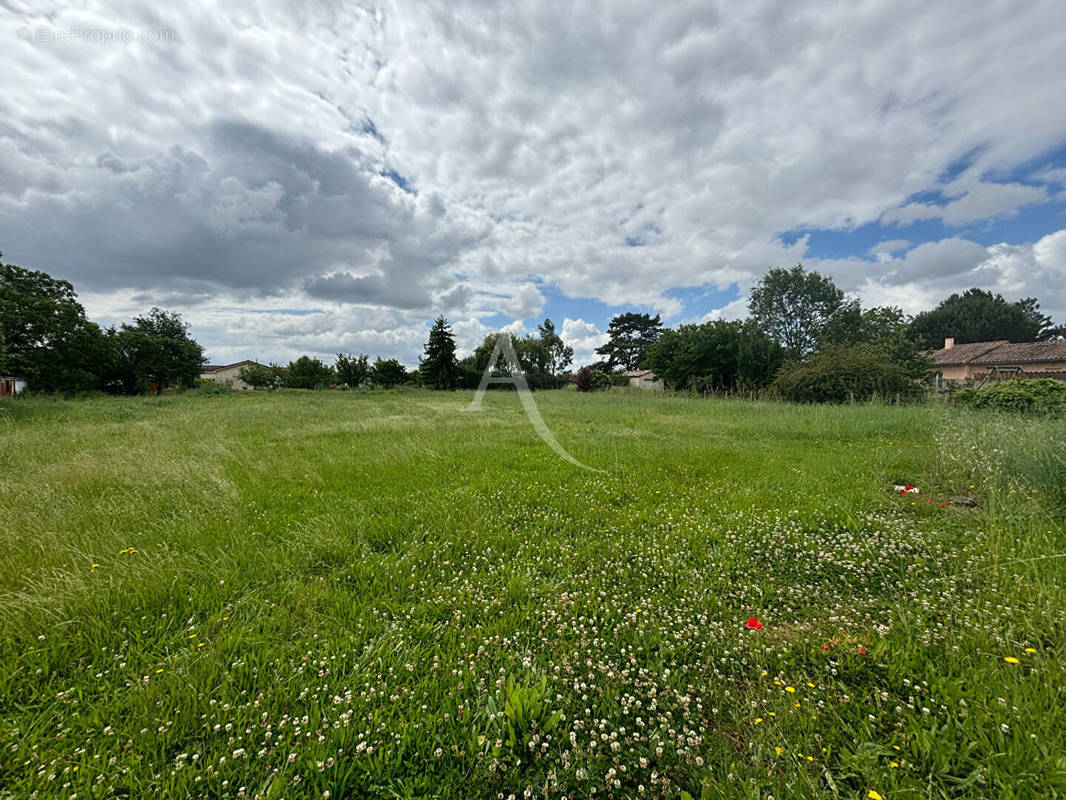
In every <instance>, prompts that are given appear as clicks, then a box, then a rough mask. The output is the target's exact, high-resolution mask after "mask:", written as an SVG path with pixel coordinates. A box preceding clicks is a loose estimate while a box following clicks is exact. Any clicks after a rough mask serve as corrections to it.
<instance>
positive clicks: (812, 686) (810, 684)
mask: <svg viewBox="0 0 1066 800" xmlns="http://www.w3.org/2000/svg"><path fill="white" fill-rule="evenodd" d="M807 685H808V686H810V687H811V688H812V689H813V688H814V684H813V683H811V682H810V681H807Z"/></svg>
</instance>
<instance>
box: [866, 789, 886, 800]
mask: <svg viewBox="0 0 1066 800" xmlns="http://www.w3.org/2000/svg"><path fill="white" fill-rule="evenodd" d="M866 796H867V797H869V798H870V800H885V798H883V797H882V796H881V795H880V794H878V793H877V792H875V791H874V790H873V789H871V790H870V791H868V792H867V793H866Z"/></svg>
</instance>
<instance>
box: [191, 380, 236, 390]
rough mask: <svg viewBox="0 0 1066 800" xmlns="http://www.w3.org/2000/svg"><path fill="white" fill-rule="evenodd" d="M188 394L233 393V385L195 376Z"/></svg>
mask: <svg viewBox="0 0 1066 800" xmlns="http://www.w3.org/2000/svg"><path fill="white" fill-rule="evenodd" d="M187 393H188V394H233V387H232V386H230V385H229V384H228V383H219V382H218V381H212V380H209V379H207V378H197V379H196V382H195V384H194V385H193V387H192V388H191V389H189V390H187Z"/></svg>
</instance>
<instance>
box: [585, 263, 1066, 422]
mask: <svg viewBox="0 0 1066 800" xmlns="http://www.w3.org/2000/svg"><path fill="white" fill-rule="evenodd" d="M607 332H608V341H607V342H606V343H605V344H604V345H603V346H602V347H600V348H598V349H597V351H596V352H597V354H598V355H600V356H602V357H603V360H601V361H599V362H597V363H595V364H591V365H589V366H588V367H585V368H583V369H582V370H580V371H579V372H578V375H577V385H578V388H579V389H581V390H589V389H596V388H605V387H607V386H609V385H611V383H612V378H613V377H615V376H617V374H618V373H619V372H620V371H622V370H631V369H650V370H652V371H653V372H654V373H655V374H656V375H657V376H658V377H660V378H661V379H663V381H664V382H665V383H666V385H667V386H669V387H671V388H673V389H682V390H691V391H696V392H700V393H755V392H764V393H767V394H770V395H776V396H780V397H784V398H787V399H791V400H799V401H807V402H815V401H842V400H847V399H849V398H854V399H864V398H869V397H872V396H874V395H880V396H889V397H891V396H895V397H913V396H917V395H919V394H921V393H923V391H924V389H923V387H922V385H921V381H922V379H923V378H924V376H925V375H926V374H927V372H928V370H929V368H930V366H931V362H930V360H929V359H928V357H927V356H926V355H925V353H926V351H929V350H935V349H939V348H941V347H943V345H944V340H945V339H946V338H948V337H953V338H954V339H955V341H956V342H957V343H958V344H965V343H968V342H981V341H992V340H996V339H1009V340H1010V341H1014V342H1031V341H1043V340H1048V339H1054V338H1062V337H1064V336H1066V326H1063V325H1055V324H1054V323H1053V322H1052V320H1051V318H1050V317H1049V316H1048V315H1046V314H1043V313H1041V311H1040V304H1039V302H1037V300H1036V299H1035V298H1031V297H1030V298H1024V299H1022V300H1019V301H1017V302H1009V301H1007V300H1005V299H1004V298H1003V297H1002V296H1001V295H999V294H993V293H991V292H987V291H984V290H981V289H976V288H975V289H969V290H967V291H965V292H963V293H961V294H952V295H951V296H950V297H948V298H947V299H945V300H944V301H942V302H941V303H940V304H939V305H937V307H936V308H934V309H931V310H929V311H923V312H921V313H919V314H917V315H915V316H913V317H911V316H908V315H906V314H904V313H903V311H902V310H901V309H899V308H897V307H894V306H875V307H871V308H864V307H863V306H862V304H861V303H860V302H859V301H858V300H854V299H848V298H847V297H846V295H845V293H844V292H843V290H841V289H840V288H839V287H838V286H837V285H836V284H835V283H834V282H833V280H832V278H831V277H828V276H823V275H821V274H819V273H818V272H814V271H808V270H806V269H805V268H804V267H803V265H802V264H797V265H796V266H795V267H792V268H791V269H784V268H774V269H771V270H769V272H767V273H766V274H765V275H764V276H763V277H762V278H761V279H760V280H759V281H758V282H757V283H756V284H755V286H754V288H753V289H752V291H751V294H750V298H749V303H748V316H747V318H745V319H742V320H730V321H726V320H712V321H709V322H704V323H699V324H689V325H681V326H679V327H677V328H676V329H669V328H664V327H663V326H662V322H661V320H660V318H659V316H658V315H656V316H651V315H649V314H638V313H634V312H628V313H625V314H620V315H618V316H616V317H615V318H614V319H612V320H611V324H610V326H609V328H608V331H607Z"/></svg>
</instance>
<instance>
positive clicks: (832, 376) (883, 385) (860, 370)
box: [770, 345, 925, 403]
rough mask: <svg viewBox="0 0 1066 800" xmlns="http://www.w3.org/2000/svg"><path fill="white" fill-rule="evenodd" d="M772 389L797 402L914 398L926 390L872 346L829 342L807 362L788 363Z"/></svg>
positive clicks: (779, 373)
mask: <svg viewBox="0 0 1066 800" xmlns="http://www.w3.org/2000/svg"><path fill="white" fill-rule="evenodd" d="M770 391H771V392H772V393H773V394H776V395H778V396H779V397H782V398H784V399H785V400H791V401H792V402H795V403H847V402H851V401H864V400H870V399H873V398H875V397H880V398H883V399H886V400H894V399H896V398H900V399H907V400H913V399H916V398H919V397H921V396H922V395H923V394H924V393H925V389H924V388H923V387H922V385H921V384H920V383H919V382H918V381H916V380H915V379H914V378H913V377H912V376H910V375H909V374H907V371H906V370H905V369H904V368H903V367H901V366H900V365H899V364H897V363H895V362H894V361H892V359H890V358H889V357H888V356H887V355H886V354H885V353H883V352H882V351H879V350H878V349H877V348H874V347H871V346H869V345H827V346H826V347H825V348H823V349H822V350H820V351H819V352H817V353H815V354H813V355H811V356H809V357H808V358H807V359H806V360H804V361H794V362H791V363H789V364H786V365H785V366H783V367H782V368H781V370H780V371H779V372H778V373H777V377H775V378H774V381H773V383H772V384H770Z"/></svg>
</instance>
